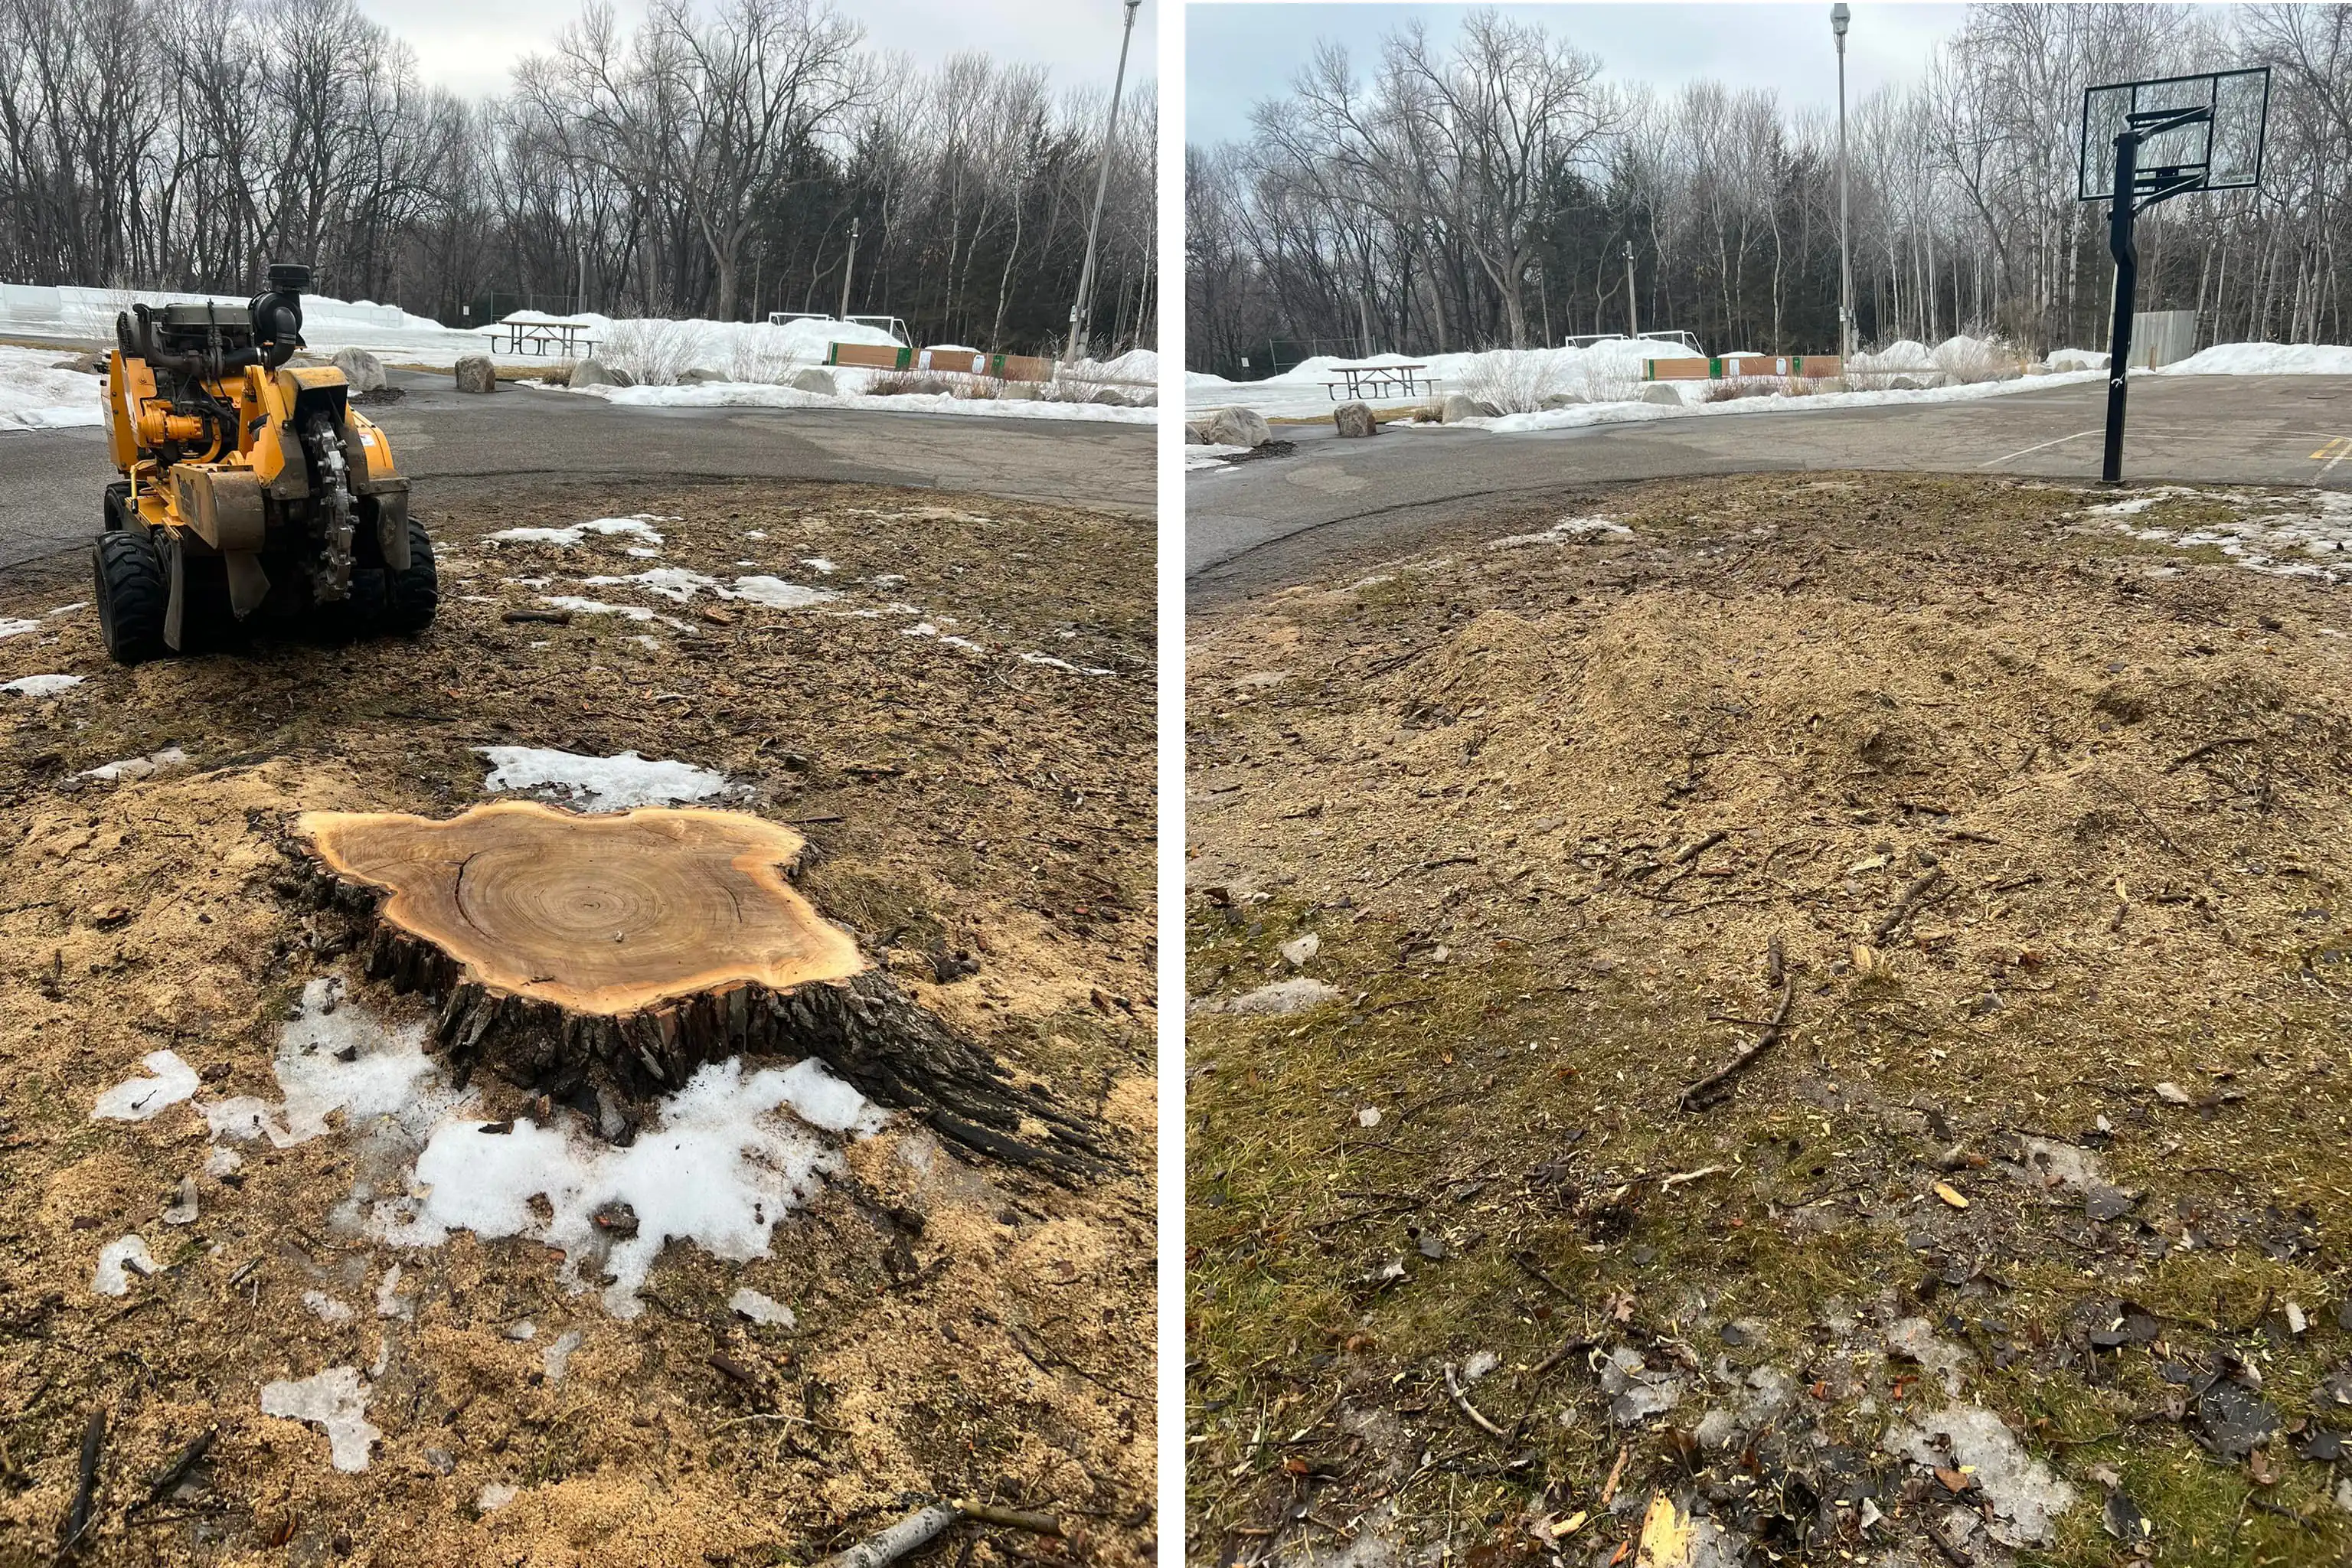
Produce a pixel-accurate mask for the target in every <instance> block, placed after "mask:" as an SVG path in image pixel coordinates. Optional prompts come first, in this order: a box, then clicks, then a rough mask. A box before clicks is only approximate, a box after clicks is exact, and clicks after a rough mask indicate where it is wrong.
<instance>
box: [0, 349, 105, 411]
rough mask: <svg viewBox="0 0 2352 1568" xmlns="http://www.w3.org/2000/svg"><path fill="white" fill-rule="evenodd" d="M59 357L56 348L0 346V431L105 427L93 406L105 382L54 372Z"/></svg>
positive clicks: (76, 373)
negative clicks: (80, 426) (81, 426)
mask: <svg viewBox="0 0 2352 1568" xmlns="http://www.w3.org/2000/svg"><path fill="white" fill-rule="evenodd" d="M63 356H64V351H63V350H61V349H20V348H11V347H8V346H6V345H5V344H0V430H63V429H66V428H68V427H69V426H76V425H102V424H104V423H105V422H106V416H105V414H104V413H103V412H102V411H101V409H100V403H99V399H100V395H101V394H102V393H103V391H104V389H105V382H104V381H103V380H102V379H101V378H100V377H98V376H95V375H89V374H84V373H83V372H80V371H76V370H58V369H56V368H55V366H56V364H57V363H58V360H59V359H60V358H62V357H63Z"/></svg>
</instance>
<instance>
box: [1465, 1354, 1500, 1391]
mask: <svg viewBox="0 0 2352 1568" xmlns="http://www.w3.org/2000/svg"><path fill="white" fill-rule="evenodd" d="M1502 1364H1503V1358H1502V1357H1501V1356H1498V1355H1496V1353H1495V1352H1493V1351H1478V1352H1475V1353H1474V1354H1472V1356H1471V1357H1470V1359H1469V1360H1468V1361H1465V1362H1464V1363H1462V1381H1463V1383H1464V1384H1465V1385H1466V1384H1473V1383H1475V1382H1477V1381H1478V1380H1479V1379H1480V1378H1482V1377H1484V1376H1486V1374H1487V1373H1490V1372H1492V1371H1494V1370H1495V1369H1496V1367H1498V1366H1500V1365H1502Z"/></svg>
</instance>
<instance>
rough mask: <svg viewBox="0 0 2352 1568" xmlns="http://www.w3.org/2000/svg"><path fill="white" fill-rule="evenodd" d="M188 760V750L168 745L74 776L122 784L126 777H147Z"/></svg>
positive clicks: (86, 769)
mask: <svg viewBox="0 0 2352 1568" xmlns="http://www.w3.org/2000/svg"><path fill="white" fill-rule="evenodd" d="M187 762H188V753H187V752H184V751H182V750H180V748H179V747H177V746H166V747H164V748H163V750H162V751H160V752H150V753H149V754H148V755H146V756H143V757H125V758H124V759H123V760H122V761H121V762H119V763H106V764H104V765H103V766H100V767H95V768H85V769H84V770H83V771H81V772H80V773H76V774H74V775H73V776H74V777H76V778H78V779H97V780H99V781H100V783H102V784H120V783H121V781H122V780H124V779H143V778H146V777H148V776H149V775H150V774H152V773H161V772H163V770H164V769H165V768H178V767H185V766H186V765H187Z"/></svg>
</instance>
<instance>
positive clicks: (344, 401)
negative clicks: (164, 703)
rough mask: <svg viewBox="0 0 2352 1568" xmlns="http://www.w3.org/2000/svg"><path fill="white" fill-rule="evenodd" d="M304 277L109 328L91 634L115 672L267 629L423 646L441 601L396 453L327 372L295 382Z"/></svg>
mask: <svg viewBox="0 0 2352 1568" xmlns="http://www.w3.org/2000/svg"><path fill="white" fill-rule="evenodd" d="M308 287H310V268H307V267H300V266H290V265H285V264H280V265H278V266H275V267H272V268H270V269H269V292H268V293H266V294H261V295H258V296H257V297H256V298H255V299H254V300H253V301H252V302H251V303H250V304H248V305H246V306H243V307H239V306H236V305H227V306H222V305H213V304H203V305H165V306H163V307H162V308H161V309H154V308H151V307H149V306H146V305H137V306H133V307H132V309H131V311H130V313H128V314H125V315H121V316H117V317H116V318H115V322H114V335H115V348H114V352H113V353H110V354H109V355H108V356H107V362H106V390H105V399H106V434H107V443H108V448H109V451H110V454H111V456H112V457H113V458H114V466H115V468H117V469H119V470H120V471H121V473H122V475H123V478H122V479H121V481H119V482H117V483H115V484H112V485H110V486H108V487H107V490H106V531H104V532H103V533H100V535H99V537H98V545H97V550H96V569H97V576H98V616H99V626H100V631H101V633H102V634H103V635H104V637H105V639H106V651H107V652H108V653H110V654H111V655H112V656H113V657H114V658H116V659H117V660H118V661H120V662H121V663H123V664H137V663H139V662H140V661H141V660H142V659H149V658H158V657H160V656H161V655H163V653H164V652H166V651H167V650H168V651H170V652H173V653H177V652H181V651H183V650H184V649H187V648H190V647H194V646H196V645H197V644H198V643H199V642H202V641H205V640H206V639H207V638H209V637H212V636H214V635H216V634H217V633H219V632H220V631H222V630H224V629H226V627H227V626H231V625H234V624H236V623H242V622H245V621H247V620H248V619H250V618H251V617H253V616H257V615H262V614H266V615H267V616H269V617H271V618H278V617H280V616H285V617H289V618H299V617H302V616H308V615H310V614H312V613H313V612H315V611H325V612H327V613H329V614H335V615H340V616H342V617H344V618H345V619H346V620H347V622H348V623H349V624H350V625H351V626H352V627H353V629H364V630H382V631H395V632H417V631H422V630H423V629H424V628H425V626H427V625H428V624H429V623H430V622H431V621H432V619H433V612H434V610H435V608H436V605H438V603H439V598H440V595H439V590H438V587H437V585H436V582H435V579H434V574H433V544H432V542H431V541H430V540H428V539H427V538H426V537H425V530H424V528H423V527H422V526H421V525H420V524H418V523H417V522H416V521H414V520H413V519H411V518H410V517H409V515H408V481H407V480H406V479H404V478H402V477H401V474H400V471H399V469H397V468H395V467H394V465H393V460H392V445H391V443H390V442H389V441H387V440H385V438H384V434H383V431H382V430H379V429H378V428H376V426H374V425H373V424H372V423H371V422H370V421H369V420H368V419H366V418H365V417H364V416H362V415H361V414H359V413H358V412H357V411H356V410H354V409H353V408H352V405H351V387H350V384H348V383H347V382H346V381H345V380H344V378H343V373H342V372H341V371H340V370H336V369H334V368H332V367H331V366H324V365H321V366H315V367H312V366H294V367H289V366H288V364H287V363H286V362H287V361H288V360H289V359H291V358H293V356H294V351H295V350H297V349H299V348H300V347H301V346H302V290H303V289H306V288H308Z"/></svg>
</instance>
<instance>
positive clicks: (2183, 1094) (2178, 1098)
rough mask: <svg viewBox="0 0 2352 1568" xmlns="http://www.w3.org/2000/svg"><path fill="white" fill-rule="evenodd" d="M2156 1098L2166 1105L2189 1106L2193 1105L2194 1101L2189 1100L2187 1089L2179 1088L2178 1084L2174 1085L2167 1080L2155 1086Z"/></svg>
mask: <svg viewBox="0 0 2352 1568" xmlns="http://www.w3.org/2000/svg"><path fill="white" fill-rule="evenodd" d="M2156 1098H2157V1099H2158V1100H2162V1101H2164V1103H2165V1104H2167V1105H2189V1104H2193V1103H2194V1101H2192V1100H2190V1099H2189V1091H2188V1090H2187V1089H2183V1088H2181V1087H2180V1086H2179V1084H2177V1083H2174V1082H2172V1081H2170V1080H2169V1079H2168V1080H2166V1081H2165V1082H2163V1083H2160V1084H2158V1085H2157V1086H2156Z"/></svg>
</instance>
